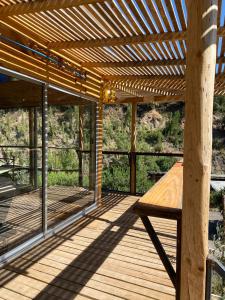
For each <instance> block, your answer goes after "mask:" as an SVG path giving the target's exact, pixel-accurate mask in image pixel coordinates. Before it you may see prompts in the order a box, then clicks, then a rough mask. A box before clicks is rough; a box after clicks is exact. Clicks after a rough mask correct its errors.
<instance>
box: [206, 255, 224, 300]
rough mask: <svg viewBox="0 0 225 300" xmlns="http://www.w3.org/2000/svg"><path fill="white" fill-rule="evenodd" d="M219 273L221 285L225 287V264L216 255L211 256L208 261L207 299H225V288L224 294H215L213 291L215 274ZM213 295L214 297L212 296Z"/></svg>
mask: <svg viewBox="0 0 225 300" xmlns="http://www.w3.org/2000/svg"><path fill="white" fill-rule="evenodd" d="M215 273H216V274H217V275H218V276H219V277H220V278H221V281H222V283H221V287H222V289H224V287H225V266H224V265H223V264H222V263H221V262H219V261H218V260H217V259H216V258H215V257H212V256H209V257H208V259H207V263H206V300H211V299H218V300H223V299H225V290H223V292H222V293H223V294H222V295H215V294H214V293H213V285H212V282H213V275H214V274H215ZM212 296H213V297H212Z"/></svg>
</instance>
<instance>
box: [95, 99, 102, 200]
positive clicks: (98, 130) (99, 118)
mask: <svg viewBox="0 0 225 300" xmlns="http://www.w3.org/2000/svg"><path fill="white" fill-rule="evenodd" d="M102 146H103V101H102V98H100V100H99V102H98V104H97V113H96V201H97V204H98V205H100V204H101V203H102V202H101V197H102V160H103V156H102Z"/></svg>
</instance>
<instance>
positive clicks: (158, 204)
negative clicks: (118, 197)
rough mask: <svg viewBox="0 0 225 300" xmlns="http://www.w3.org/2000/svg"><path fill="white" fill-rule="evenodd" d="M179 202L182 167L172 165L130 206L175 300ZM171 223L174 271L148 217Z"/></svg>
mask: <svg viewBox="0 0 225 300" xmlns="http://www.w3.org/2000/svg"><path fill="white" fill-rule="evenodd" d="M182 199H183V163H182V162H177V163H175V165H174V166H173V167H172V168H171V169H170V170H169V171H168V172H167V173H166V174H165V175H164V176H163V177H162V178H161V179H160V180H159V181H158V182H157V183H156V184H155V185H154V186H153V187H152V188H151V189H150V190H149V191H148V192H147V193H146V194H145V195H144V196H143V197H141V198H140V199H139V200H138V201H137V202H136V204H135V205H134V212H135V213H136V214H138V215H139V216H140V218H141V220H142V222H143V224H144V226H145V229H146V231H147V232H148V234H149V237H150V238H151V240H152V243H153V245H154V246H155V248H156V251H157V252H158V254H159V256H160V259H161V260H162V263H163V265H164V267H165V269H166V271H167V273H168V275H169V277H170V279H171V281H172V283H173V285H174V287H175V288H176V299H179V294H180V267H181V265H180V258H181V221H182V220H181V219H182ZM150 216H154V217H159V218H166V219H173V220H176V221H177V254H176V271H175V270H174V268H173V266H172V264H171V262H170V260H169V258H168V256H167V254H166V252H165V250H164V248H163V246H162V244H161V242H160V240H159V238H158V236H157V233H156V232H155V229H154V227H153V226H152V224H151V221H150V220H149V218H148V217H150Z"/></svg>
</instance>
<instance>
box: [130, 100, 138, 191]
mask: <svg viewBox="0 0 225 300" xmlns="http://www.w3.org/2000/svg"><path fill="white" fill-rule="evenodd" d="M131 105H132V114H131V155H130V192H131V194H136V155H135V152H136V119H137V103H132V104H131Z"/></svg>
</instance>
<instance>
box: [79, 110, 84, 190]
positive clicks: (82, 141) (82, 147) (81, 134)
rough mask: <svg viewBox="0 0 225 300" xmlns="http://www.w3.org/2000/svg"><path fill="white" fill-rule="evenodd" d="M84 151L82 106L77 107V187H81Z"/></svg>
mask: <svg viewBox="0 0 225 300" xmlns="http://www.w3.org/2000/svg"><path fill="white" fill-rule="evenodd" d="M83 150H84V106H83V105H80V106H79V152H78V160H79V167H78V168H79V186H81V187H82V186H83V153H82V151H83Z"/></svg>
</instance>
